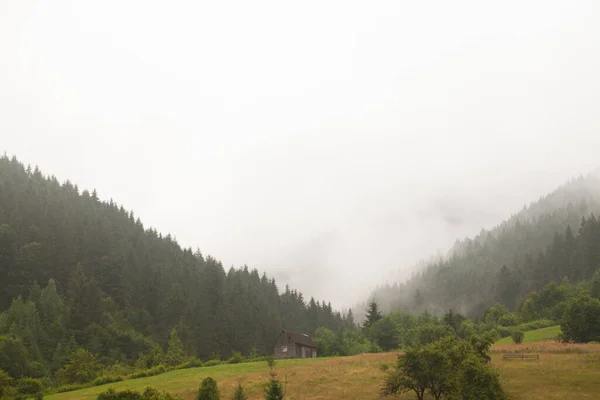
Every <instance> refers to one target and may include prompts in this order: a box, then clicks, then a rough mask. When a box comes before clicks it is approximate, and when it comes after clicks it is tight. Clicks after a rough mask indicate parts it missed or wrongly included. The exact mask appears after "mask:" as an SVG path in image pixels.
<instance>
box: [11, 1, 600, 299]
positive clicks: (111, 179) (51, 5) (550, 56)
mask: <svg viewBox="0 0 600 400" xmlns="http://www.w3.org/2000/svg"><path fill="white" fill-rule="evenodd" d="M598 21H600V2H597V1H595V0H591V1H574V0H573V1H548V0H546V1H502V2H482V1H453V2H448V1H420V2H416V1H413V2H403V1H377V2H370V1H359V2H357V1H348V0H344V1H302V2H289V1H281V0H279V1H270V2H265V1H260V0H256V1H252V2H249V1H175V0H172V1H168V2H167V1H162V2H161V1H148V0H145V1H137V0H136V1H133V0H131V1H124V0H120V1H111V0H105V1H101V2H98V1H85V0H77V1H66V0H54V1H51V2H49V1H33V0H19V1H15V0H13V1H10V0H0V151H5V152H6V153H7V154H8V155H16V156H17V157H18V158H19V159H20V160H21V161H22V162H24V163H25V164H31V165H39V166H40V168H41V169H42V171H43V172H44V173H46V174H52V175H56V176H57V178H58V179H59V180H61V181H64V180H66V179H69V180H71V181H72V182H74V183H77V184H78V185H79V187H80V188H81V189H90V190H91V189H94V188H95V189H97V191H98V194H99V196H100V197H101V198H102V199H104V200H108V199H110V198H113V199H114V200H115V201H116V202H117V203H119V204H123V205H124V206H125V207H126V208H127V209H132V210H134V212H135V214H136V215H137V216H139V217H141V219H142V221H143V222H144V224H145V226H146V227H150V226H153V227H155V228H156V229H158V230H159V231H161V232H163V233H165V234H166V233H171V234H172V235H174V236H175V237H176V238H177V241H178V242H179V243H180V244H181V245H182V246H185V247H188V246H191V247H193V248H196V247H198V248H200V250H201V251H202V252H203V254H210V255H213V256H214V257H216V258H217V259H220V260H222V261H223V264H224V266H225V267H226V268H229V266H232V265H233V266H235V267H239V266H242V265H244V264H247V265H248V266H249V267H251V268H258V269H259V270H260V271H266V272H267V273H268V274H269V275H271V276H274V277H276V279H277V281H278V284H279V285H280V287H283V286H284V285H285V284H286V283H288V284H290V286H291V287H293V288H297V289H299V290H301V291H302V292H303V293H304V294H305V297H307V298H308V297H310V296H315V297H316V298H317V299H325V300H328V301H331V302H332V304H333V306H334V307H337V308H342V307H347V306H352V305H353V304H355V303H356V302H357V301H360V300H363V299H364V297H365V296H367V295H368V293H369V292H370V290H371V289H372V288H373V287H374V286H375V285H377V284H378V283H383V282H385V281H386V280H388V279H390V277H391V276H395V277H400V278H402V277H404V276H408V274H409V272H410V271H411V269H412V268H413V266H414V265H415V262H417V261H419V260H421V259H424V258H428V257H429V256H430V255H432V254H434V253H436V252H438V251H442V252H445V251H446V250H448V248H449V247H450V246H451V245H452V244H453V243H454V241H455V239H456V238H457V237H464V236H467V235H473V234H476V233H478V232H479V231H480V230H481V228H490V227H492V226H494V225H495V224H497V223H499V222H501V221H502V220H503V219H505V218H507V217H508V216H510V214H511V213H513V212H516V211H518V210H519V209H520V208H522V207H523V205H524V204H528V203H529V202H531V201H533V200H536V199H537V198H539V196H540V195H542V194H545V193H547V192H549V191H551V190H553V189H554V188H555V187H556V186H558V185H560V184H561V183H563V182H564V181H566V180H567V179H569V178H571V177H573V176H576V175H579V174H582V173H583V174H585V173H586V172H588V171H590V170H592V169H595V168H597V167H599V166H600V156H599V155H600V114H599V112H598V111H599V108H600V74H599V73H598V71H600V46H599V45H598V43H600V24H598V23H597V22H598Z"/></svg>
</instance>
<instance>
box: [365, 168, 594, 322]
mask: <svg viewBox="0 0 600 400" xmlns="http://www.w3.org/2000/svg"><path fill="white" fill-rule="evenodd" d="M598 198H600V177H599V175H598V174H590V175H589V176H586V177H580V178H577V179H574V180H572V181H570V182H568V183H566V184H565V185H563V186H561V187H560V188H559V189H557V190H556V191H555V192H553V193H551V194H549V195H548V196H546V197H542V198H540V200H539V201H537V202H535V203H532V204H531V205H530V206H529V207H524V209H523V210H521V211H520V212H519V213H517V214H515V215H513V216H512V217H511V218H510V219H508V220H507V221H505V222H503V223H501V224H500V225H498V226H497V227H495V228H493V229H491V230H489V231H486V230H482V231H481V233H480V234H479V235H477V236H476V237H474V238H472V239H464V240H460V241H457V243H456V244H455V246H454V247H453V249H452V250H451V251H450V252H449V253H448V255H447V256H446V257H443V258H441V259H438V260H437V261H433V262H430V263H428V264H426V265H425V266H424V267H423V268H420V269H419V270H418V271H417V272H415V273H414V274H413V276H412V277H411V278H410V279H408V280H407V281H405V282H403V283H393V284H385V285H381V286H379V287H378V288H377V289H376V290H375V291H374V292H373V293H372V295H371V298H375V299H377V300H378V302H379V303H380V305H381V307H382V309H383V310H385V311H389V310H395V309H399V308H402V309H406V310H411V311H414V312H416V313H419V312H422V311H423V310H426V309H427V310H430V311H432V312H438V313H442V312H443V311H444V310H445V309H447V308H452V309H454V310H458V311H461V312H463V313H465V314H467V315H469V316H471V317H476V316H480V315H482V313H483V312H484V311H485V310H486V309H487V308H489V307H490V306H492V305H493V304H495V303H496V302H501V303H503V304H505V305H506V306H507V307H508V308H509V309H511V310H513V309H514V308H515V307H517V305H518V303H519V299H522V298H523V297H524V296H526V295H527V294H528V293H529V292H531V291H533V290H539V289H540V288H542V287H544V286H545V285H546V284H548V283H550V282H556V283H558V282H560V280H561V279H562V278H563V277H564V276H568V277H569V279H571V281H573V282H578V281H581V280H583V279H589V278H590V277H591V276H592V275H593V273H594V271H595V270H596V268H597V267H598V263H597V253H598V252H600V236H599V235H598V228H597V221H596V217H595V216H594V215H598V213H599V212H600V202H598V200H596V199H598ZM365 306H366V305H365V304H360V305H359V306H358V307H357V309H358V310H362V309H364V307H365ZM356 317H357V320H360V319H361V318H362V317H363V315H362V314H357V315H356Z"/></svg>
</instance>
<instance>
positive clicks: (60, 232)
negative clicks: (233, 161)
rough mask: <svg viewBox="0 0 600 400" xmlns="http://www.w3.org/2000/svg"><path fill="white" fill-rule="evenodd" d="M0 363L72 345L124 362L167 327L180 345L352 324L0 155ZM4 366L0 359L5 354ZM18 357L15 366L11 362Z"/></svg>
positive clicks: (28, 364)
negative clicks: (9, 353)
mask: <svg viewBox="0 0 600 400" xmlns="http://www.w3.org/2000/svg"><path fill="white" fill-rule="evenodd" d="M0 282H2V284H1V285H0V312H1V311H5V312H4V313H2V314H0V353H2V352H3V351H4V350H6V351H7V353H6V354H8V349H9V348H14V347H15V346H16V347H17V348H18V351H17V352H16V353H14V354H13V353H11V354H13V355H14V357H13V356H11V357H8V358H7V357H2V358H0V369H4V370H6V371H9V370H10V371H14V374H20V373H22V374H25V375H29V376H47V375H48V373H49V372H54V371H57V369H58V368H59V367H60V366H61V364H62V363H64V362H65V356H66V355H68V354H69V353H70V352H72V351H73V350H74V349H75V348H77V347H84V348H86V349H88V350H89V351H91V352H93V353H95V354H98V355H99V356H100V359H101V360H102V362H104V363H105V364H110V363H112V362H115V361H121V362H131V361H134V360H135V359H137V357H138V356H139V354H140V353H142V352H144V353H145V352H148V351H149V350H150V349H151V348H153V347H154V346H155V345H156V344H159V345H162V346H163V347H165V345H166V343H167V339H168V337H169V334H170V332H171V330H172V329H173V328H175V329H176V331H177V334H178V336H179V338H180V339H181V341H182V342H183V347H184V350H185V353H186V354H187V355H194V356H199V357H202V358H204V359H206V358H208V357H211V356H212V357H228V356H229V355H230V354H231V353H232V352H233V351H240V352H242V353H245V354H248V353H249V352H251V351H257V352H258V353H259V354H260V353H262V354H267V353H270V352H271V351H272V345H273V340H274V338H275V337H276V335H277V334H278V332H279V331H280V330H281V329H282V328H286V329H291V330H300V331H305V332H314V331H315V329H316V328H317V327H319V326H326V327H328V328H330V329H333V330H336V331H337V330H339V329H341V328H343V327H345V326H351V325H352V318H351V316H350V317H349V318H346V316H343V315H341V314H340V313H339V312H335V311H334V310H332V309H331V306H330V305H329V304H327V303H325V302H317V301H315V300H314V299H310V301H308V302H306V301H305V300H304V299H303V296H302V294H301V293H298V292H296V291H294V290H290V289H289V288H286V289H285V290H284V291H283V293H281V294H280V293H279V290H278V288H277V285H276V282H275V281H274V280H273V279H269V278H268V277H267V276H266V275H262V276H261V275H259V273H258V271H256V270H252V271H251V270H249V269H248V268H246V267H244V268H240V269H233V268H232V269H230V270H229V271H227V272H226V271H225V270H224V269H223V266H222V265H221V263H220V262H219V261H217V260H216V259H214V258H212V257H205V256H203V255H202V254H201V253H200V251H192V249H190V248H188V249H182V248H181V247H180V246H179V244H178V243H177V242H176V241H175V240H174V239H173V238H172V237H171V236H170V235H166V236H163V235H162V234H160V233H158V232H156V231H155V230H153V229H145V228H144V225H143V224H142V222H141V221H140V220H139V219H138V218H136V217H135V215H134V213H133V212H132V211H127V210H125V209H124V208H123V207H122V206H119V205H117V204H116V203H114V202H113V201H112V200H111V201H109V202H103V201H100V200H99V199H98V196H97V194H96V192H95V191H94V192H92V193H90V192H88V191H87V190H84V191H82V192H80V190H79V189H78V187H77V186H76V185H74V184H72V183H70V182H68V181H67V182H66V183H64V184H60V183H59V182H58V181H57V180H56V178H54V177H45V176H44V175H42V173H41V172H40V171H39V169H38V168H35V169H32V168H30V167H25V166H23V165H22V164H20V163H19V162H18V160H17V159H16V158H12V159H9V158H7V157H0ZM3 363H4V364H6V365H4V364H3ZM15 365H17V366H18V367H15Z"/></svg>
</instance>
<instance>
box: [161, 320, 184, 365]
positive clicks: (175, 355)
mask: <svg viewBox="0 0 600 400" xmlns="http://www.w3.org/2000/svg"><path fill="white" fill-rule="evenodd" d="M184 361H185V353H184V351H183V345H182V344H181V341H180V340H179V336H177V330H176V329H175V328H173V329H171V335H170V336H169V347H167V353H166V354H165V363H166V364H167V365H169V366H175V365H179V364H181V363H183V362H184Z"/></svg>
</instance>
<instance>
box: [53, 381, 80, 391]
mask: <svg viewBox="0 0 600 400" xmlns="http://www.w3.org/2000/svg"><path fill="white" fill-rule="evenodd" d="M84 387H85V386H84V385H82V384H78V383H73V384H70V385H62V386H59V387H58V388H57V389H56V392H57V393H65V392H72V391H74V390H79V389H83V388H84Z"/></svg>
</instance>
